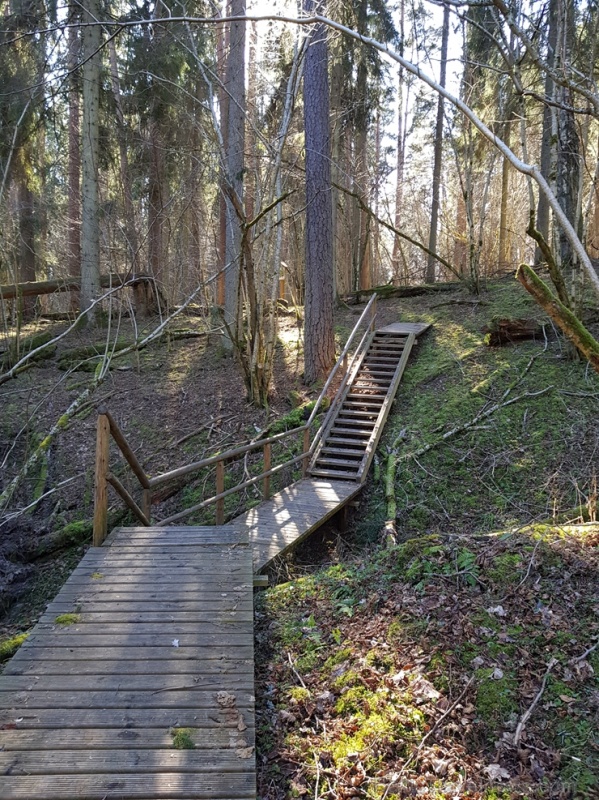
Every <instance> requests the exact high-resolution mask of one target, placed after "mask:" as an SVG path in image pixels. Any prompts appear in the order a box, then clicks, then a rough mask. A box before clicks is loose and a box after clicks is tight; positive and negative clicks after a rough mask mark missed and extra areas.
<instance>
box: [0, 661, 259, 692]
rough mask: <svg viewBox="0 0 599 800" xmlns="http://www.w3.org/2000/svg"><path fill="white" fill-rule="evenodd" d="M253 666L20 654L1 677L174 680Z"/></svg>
mask: <svg viewBox="0 0 599 800" xmlns="http://www.w3.org/2000/svg"><path fill="white" fill-rule="evenodd" d="M253 668H254V664H253V661H252V659H251V658H245V659H244V658H217V659H208V658H204V659H185V660H179V661H175V660H173V659H164V660H157V659H152V660H145V661H143V660H142V661H131V660H129V661H127V662H126V664H123V661H122V660H106V659H104V660H102V661H99V660H94V661H82V660H81V659H78V660H72V659H69V660H66V661H65V660H56V661H51V660H46V661H42V660H40V659H38V658H32V659H28V658H25V656H24V655H23V654H21V655H20V656H19V658H18V659H16V658H13V659H12V660H11V661H10V663H8V664H7V665H6V666H5V667H4V672H3V680H4V679H5V678H6V677H7V676H9V675H14V676H28V677H29V679H31V678H32V677H39V676H41V675H68V676H77V677H79V676H85V675H94V676H95V675H97V673H98V671H99V670H102V671H103V672H104V675H103V678H104V679H105V680H108V679H110V680H112V679H113V677H114V676H117V680H119V679H121V678H122V676H123V674H124V673H126V675H127V676H130V677H131V679H132V680H134V679H135V680H137V676H140V675H141V676H145V675H151V676H163V677H164V676H168V677H172V678H173V680H175V677H177V678H178V676H181V675H194V676H196V675H201V676H202V677H205V676H208V675H215V674H222V675H228V674H229V673H241V674H245V673H251V671H252V670H253ZM98 685H101V684H98Z"/></svg>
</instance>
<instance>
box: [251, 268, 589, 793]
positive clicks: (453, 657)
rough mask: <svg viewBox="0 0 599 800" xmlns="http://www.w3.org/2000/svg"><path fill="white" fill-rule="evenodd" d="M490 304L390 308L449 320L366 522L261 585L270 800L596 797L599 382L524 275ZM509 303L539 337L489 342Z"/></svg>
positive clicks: (391, 448) (362, 512) (412, 374)
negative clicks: (488, 332)
mask: <svg viewBox="0 0 599 800" xmlns="http://www.w3.org/2000/svg"><path fill="white" fill-rule="evenodd" d="M447 300H449V302H447ZM456 300H457V301H458V302H457V303H456V302H455V301H456ZM482 301H483V302H480V303H479V302H477V300H476V298H468V297H466V296H465V295H460V294H459V293H456V295H455V296H453V297H450V298H445V297H443V298H441V299H439V298H435V299H434V300H431V299H429V298H425V299H421V298H415V299H412V300H409V301H407V300H405V301H397V302H396V303H395V305H394V306H393V310H394V312H395V317H394V318H395V319H397V318H398V317H399V318H400V319H403V320H406V321H427V322H431V323H432V324H433V327H432V329H431V330H430V331H429V333H427V334H426V335H425V336H423V337H422V339H421V341H420V342H419V344H418V347H417V349H416V354H415V357H413V358H412V360H411V362H410V365H409V367H408V369H407V370H406V373H405V376H404V379H403V382H402V385H401V387H400V391H399V394H398V397H397V400H396V402H395V405H394V408H393V412H392V415H391V417H390V419H389V422H388V424H387V428H386V432H385V436H384V439H383V441H382V443H381V446H380V447H379V451H378V453H377V459H376V461H377V463H376V465H375V469H374V470H373V473H372V475H371V478H370V480H369V481H368V483H367V485H366V487H365V490H364V492H363V493H362V499H361V504H360V507H359V508H358V509H357V510H356V512H355V514H354V520H353V524H352V526H351V527H350V530H349V531H348V532H346V533H345V534H344V535H343V536H339V535H337V536H334V535H333V536H331V535H329V536H328V538H327V536H326V535H325V536H324V537H322V538H321V540H320V542H318V540H314V539H312V542H311V543H308V544H306V545H305V546H303V547H302V548H301V549H300V551H299V552H298V553H297V554H296V556H295V558H294V560H292V561H288V562H286V563H285V564H282V565H279V568H278V570H273V575H272V578H273V582H276V581H277V580H281V577H282V576H285V577H286V578H288V577H291V578H292V579H291V580H286V582H284V583H280V584H279V585H277V586H274V587H273V588H271V589H269V590H267V591H265V592H263V593H261V594H260V596H259V600H258V605H257V612H256V614H257V624H258V632H257V644H258V648H257V652H258V667H257V678H258V685H257V697H258V700H259V709H258V719H257V725H258V728H257V730H258V763H259V765H260V781H259V796H260V797H261V798H263V800H279V799H280V800H282V799H283V798H292V797H306V798H312V797H319V798H350V797H363V798H372V800H374V799H375V798H378V800H391V799H392V798H400V797H401V798H404V797H425V798H435V799H439V800H440V799H441V798H457V797H460V798H461V797H464V798H476V799H477V800H478V799H481V800H509V799H510V798H530V799H531V800H532V798H586V797H588V798H591V797H599V738H598V734H599V683H598V681H597V674H598V673H599V649H592V648H593V647H596V645H597V643H598V642H599V619H598V617H597V611H598V610H599V591H598V590H599V580H598V577H597V566H598V565H599V558H598V556H599V550H598V546H599V526H598V525H596V524H592V523H589V522H586V523H585V522H584V520H585V519H586V520H588V519H595V518H596V502H597V487H596V474H597V469H598V466H599V464H598V460H597V453H598V452H599V378H598V376H597V375H596V374H595V373H593V372H592V371H590V370H589V368H588V367H587V365H586V364H585V363H583V362H576V361H571V360H569V358H568V353H567V347H566V346H565V344H564V342H563V340H562V339H561V338H560V337H559V336H558V335H557V334H556V332H555V331H554V330H553V328H552V327H551V325H550V324H549V323H548V322H547V320H546V319H544V317H543V315H542V313H541V312H540V311H539V310H538V309H537V308H536V307H535V306H533V305H532V304H531V302H530V301H529V299H528V298H527V296H526V295H525V294H524V292H523V291H522V290H521V289H520V287H519V286H517V285H515V284H514V283H510V282H501V283H498V284H497V285H496V286H494V287H492V289H490V290H489V291H488V292H487V293H486V294H485V295H484V296H483V298H482ZM381 305H382V304H381ZM385 311H387V306H385ZM504 317H506V318H514V317H522V318H535V319H537V320H538V321H540V322H541V323H542V325H543V326H544V333H543V334H542V335H541V336H540V337H539V338H538V339H537V340H536V341H524V342H520V343H517V344H514V345H508V346H505V347H500V348H490V347H488V346H487V345H486V344H485V328H486V327H487V326H489V325H491V324H492V321H493V319H494V318H504ZM389 321H392V317H391V316H390V317H389ZM596 327H597V326H595V333H597V330H596ZM390 454H392V455H393V457H394V458H396V459H397V471H396V477H395V484H394V489H395V495H396V500H397V517H396V519H395V520H394V522H395V527H396V536H395V539H396V543H395V544H392V543H390V540H389V538H387V537H386V536H384V535H383V530H384V528H385V522H386V520H387V507H388V506H387V502H386V499H385V486H384V477H385V472H386V469H387V466H388V463H389V456H390ZM568 522H569V523H572V524H565V523H568ZM318 560H320V561H321V563H322V562H326V566H324V567H321V568H320V569H317V570H316V571H314V567H313V566H310V565H313V564H314V563H315V562H317V561H318ZM535 701H536V702H535ZM529 712H530V715H529V716H528V714H529ZM515 737H517V740H518V741H517V742H516V741H515Z"/></svg>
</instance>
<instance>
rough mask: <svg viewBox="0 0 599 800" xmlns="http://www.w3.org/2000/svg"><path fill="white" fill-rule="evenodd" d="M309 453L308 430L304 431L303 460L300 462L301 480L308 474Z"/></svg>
mask: <svg viewBox="0 0 599 800" xmlns="http://www.w3.org/2000/svg"><path fill="white" fill-rule="evenodd" d="M309 452H310V428H305V429H304V448H303V453H304V460H303V461H302V478H305V477H306V474H307V472H308V466H309V464H310V456H309V455H308V453H309Z"/></svg>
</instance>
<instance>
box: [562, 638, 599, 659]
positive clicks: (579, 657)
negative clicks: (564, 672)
mask: <svg viewBox="0 0 599 800" xmlns="http://www.w3.org/2000/svg"><path fill="white" fill-rule="evenodd" d="M598 647H599V641H597V642H595V644H594V645H592V646H591V647H588V648H587V649H586V650H585V651H584V653H583V654H582V655H581V656H576V658H571V659H570V660H569V661H568V664H578V663H579V661H584V660H585V658H586V657H587V656H590V655H591V653H592V652H594V651H595V650H596V649H597V648H598Z"/></svg>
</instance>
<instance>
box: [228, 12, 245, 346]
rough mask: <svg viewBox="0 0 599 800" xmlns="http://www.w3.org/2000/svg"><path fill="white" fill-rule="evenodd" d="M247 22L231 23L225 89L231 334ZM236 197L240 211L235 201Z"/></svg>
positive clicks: (236, 296)
mask: <svg viewBox="0 0 599 800" xmlns="http://www.w3.org/2000/svg"><path fill="white" fill-rule="evenodd" d="M231 14H232V15H233V16H243V15H244V14H245V0H232V2H231ZM245 26H246V23H245V22H240V21H236V22H231V27H230V33H229V38H230V43H229V57H228V59H227V80H226V84H225V88H226V91H227V94H228V97H229V113H228V119H227V165H226V166H227V183H228V186H229V191H228V192H227V215H226V220H227V229H226V248H225V262H226V264H227V265H229V266H228V269H227V271H226V273H225V321H226V323H227V325H228V326H229V328H230V330H231V331H235V332H237V330H238V322H239V319H238V317H239V313H240V310H239V287H240V269H241V260H242V252H241V245H242V233H243V232H242V225H243V222H244V220H243V219H241V218H240V217H239V214H238V211H241V210H242V209H243V183H244V181H243V169H244V149H245ZM231 193H232V194H234V195H235V197H236V201H237V202H236V207H237V210H236V207H235V205H234V203H233V202H232V199H231V196H230V195H231Z"/></svg>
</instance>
